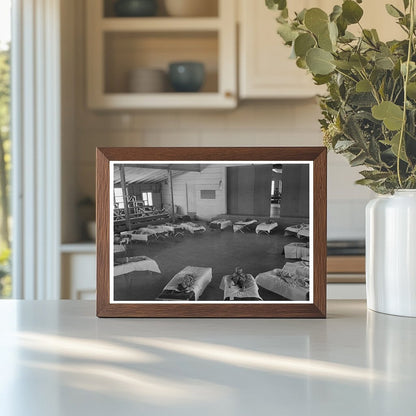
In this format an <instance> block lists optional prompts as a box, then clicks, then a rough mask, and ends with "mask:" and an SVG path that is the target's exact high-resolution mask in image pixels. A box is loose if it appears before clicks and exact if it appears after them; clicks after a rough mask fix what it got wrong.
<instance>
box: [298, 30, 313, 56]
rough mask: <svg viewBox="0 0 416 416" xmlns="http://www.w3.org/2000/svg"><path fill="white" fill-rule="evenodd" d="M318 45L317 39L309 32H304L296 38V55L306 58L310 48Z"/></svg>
mask: <svg viewBox="0 0 416 416" xmlns="http://www.w3.org/2000/svg"><path fill="white" fill-rule="evenodd" d="M315 45H316V42H315V39H314V38H313V36H312V35H311V34H309V33H302V34H300V35H299V36H298V37H297V38H296V39H295V53H296V56H300V57H301V58H304V57H305V56H306V53H307V52H308V50H309V49H311V48H313V47H314V46H315Z"/></svg>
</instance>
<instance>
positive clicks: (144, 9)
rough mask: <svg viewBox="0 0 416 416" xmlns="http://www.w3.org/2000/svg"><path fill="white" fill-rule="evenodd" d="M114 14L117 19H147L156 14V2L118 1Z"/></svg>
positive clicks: (140, 0) (139, 0) (148, 0)
mask: <svg viewBox="0 0 416 416" xmlns="http://www.w3.org/2000/svg"><path fill="white" fill-rule="evenodd" d="M114 12H115V14H116V16H119V17H148V16H154V15H155V14H156V12H157V2H156V0H118V1H117V2H116V3H115V4H114Z"/></svg>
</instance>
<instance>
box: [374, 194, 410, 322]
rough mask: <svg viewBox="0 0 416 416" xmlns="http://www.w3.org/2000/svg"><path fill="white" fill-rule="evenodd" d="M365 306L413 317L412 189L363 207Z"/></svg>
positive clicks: (375, 200) (378, 310)
mask: <svg viewBox="0 0 416 416" xmlns="http://www.w3.org/2000/svg"><path fill="white" fill-rule="evenodd" d="M366 286H367V287H366V288H367V306H368V308H369V309H372V310H374V311H376V312H382V313H387V314H392V315H401V316H409V317H416V190H415V189H411V190H398V191H396V192H395V193H394V195H389V196H379V197H378V198H376V199H373V200H372V201H370V202H369V203H368V205H367V208H366Z"/></svg>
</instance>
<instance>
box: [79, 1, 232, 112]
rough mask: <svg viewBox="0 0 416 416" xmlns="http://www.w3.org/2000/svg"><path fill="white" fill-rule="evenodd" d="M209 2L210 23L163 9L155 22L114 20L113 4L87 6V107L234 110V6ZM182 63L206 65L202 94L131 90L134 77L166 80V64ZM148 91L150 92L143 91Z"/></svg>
mask: <svg viewBox="0 0 416 416" xmlns="http://www.w3.org/2000/svg"><path fill="white" fill-rule="evenodd" d="M211 1H212V2H213V4H215V5H216V12H215V15H212V16H210V17H209V16H204V17H169V16H167V15H166V12H165V11H164V10H163V7H159V13H158V16H155V17H115V16H114V8H113V3H114V2H113V0H109V1H103V0H89V1H88V2H87V4H86V7H87V42H88V44H87V73H88V78H87V93H88V97H87V99H88V107H89V108H91V109H97V110H111V109H117V110H119V109H168V108H178V109H180V108H184V109H185V108H186V109H194V108H195V109H203V108H210V109H221V108H223V109H229V108H235V107H236V105H237V85H236V84H237V73H236V70H237V69H236V66H237V65H236V58H237V56H236V52H237V51H236V27H235V21H236V20H235V19H236V10H235V4H234V2H230V1H229V0H211ZM160 4H162V5H163V2H160ZM160 4H159V6H160ZM183 61H194V62H201V63H202V64H203V65H204V68H205V80H204V84H203V86H202V88H201V90H200V91H198V92H192V93H177V92H175V91H174V90H173V88H172V87H171V86H170V85H169V83H167V85H166V87H162V88H160V92H155V93H136V92H135V91H133V92H132V91H131V89H130V88H129V74H130V73H131V72H132V71H134V70H139V69H142V68H147V69H156V70H163V71H164V72H165V73H166V79H167V74H168V69H169V64H170V63H173V62H183ZM136 72H137V71H136ZM162 76H163V75H162ZM159 79H160V78H159ZM146 90H148V91H149V90H150V91H152V90H151V89H150V88H144V89H142V91H146ZM153 90H154V89H153ZM136 91H137V90H136Z"/></svg>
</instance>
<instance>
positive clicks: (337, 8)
mask: <svg viewBox="0 0 416 416" xmlns="http://www.w3.org/2000/svg"><path fill="white" fill-rule="evenodd" d="M341 15H342V7H341V6H339V5H338V4H336V5H335V6H334V8H333V9H332V13H331V14H330V15H329V20H330V21H331V22H335V21H336V20H337V19H338V17H340V16H341Z"/></svg>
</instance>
